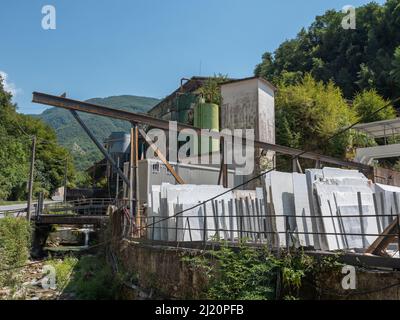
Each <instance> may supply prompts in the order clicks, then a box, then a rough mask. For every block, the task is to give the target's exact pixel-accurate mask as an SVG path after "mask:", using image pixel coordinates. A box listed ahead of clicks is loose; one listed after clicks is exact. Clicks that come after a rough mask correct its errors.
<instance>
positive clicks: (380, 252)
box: [365, 217, 399, 256]
mask: <svg viewBox="0 0 400 320" xmlns="http://www.w3.org/2000/svg"><path fill="white" fill-rule="evenodd" d="M398 223H399V218H398V217H396V219H394V220H393V221H392V222H391V223H390V225H388V226H387V227H386V229H385V230H384V231H383V232H382V234H381V235H380V236H379V237H378V238H377V239H376V240H375V241H374V242H373V243H372V244H371V245H370V246H369V247H368V249H367V250H366V251H365V253H369V254H374V255H377V256H386V255H387V254H386V252H385V250H386V248H387V247H388V245H389V244H391V243H393V242H394V241H395V240H396V238H397V236H395V235H394V234H396V233H397V232H398Z"/></svg>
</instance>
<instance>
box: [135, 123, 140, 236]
mask: <svg viewBox="0 0 400 320" xmlns="http://www.w3.org/2000/svg"><path fill="white" fill-rule="evenodd" d="M134 129H135V158H134V160H135V163H134V164H135V181H134V183H135V189H134V190H135V199H136V225H137V227H138V228H139V230H141V229H140V228H141V226H142V220H141V219H142V217H141V213H140V207H139V206H140V204H139V190H138V186H139V184H138V164H139V128H138V125H137V124H135V127H134ZM140 233H141V232H140V231H139V234H138V237H139V238H140Z"/></svg>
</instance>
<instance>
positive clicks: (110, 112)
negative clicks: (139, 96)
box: [32, 92, 372, 172]
mask: <svg viewBox="0 0 400 320" xmlns="http://www.w3.org/2000/svg"><path fill="white" fill-rule="evenodd" d="M32 102H34V103H39V104H44V105H49V106H53V107H59V108H64V109H68V110H74V111H80V112H86V113H91V114H96V115H99V116H106V117H111V118H115V119H120V120H125V121H130V122H135V123H138V124H146V125H149V126H151V127H155V128H159V129H163V130H169V121H168V120H162V119H157V118H154V117H151V116H149V115H145V114H138V113H133V112H128V111H123V110H117V109H112V108H108V107H104V106H100V105H96V104H93V103H88V102H83V101H78V100H73V99H69V98H65V97H59V96H54V95H49V94H45V93H40V92H33V99H32ZM182 129H192V130H194V131H196V132H197V133H198V134H200V135H204V133H203V134H202V132H201V129H200V128H196V127H193V126H190V125H186V124H182V123H178V124H177V130H178V131H180V130H182ZM207 136H208V137H210V136H211V137H212V138H214V139H219V138H220V137H221V136H223V135H221V134H220V133H218V132H213V131H210V132H208V133H207ZM242 139H243V141H244V142H246V139H245V138H242ZM254 147H255V148H260V149H264V150H272V151H275V152H277V153H281V154H285V155H290V156H292V157H300V158H304V159H311V160H315V161H320V162H324V163H330V164H334V165H339V166H344V167H351V168H357V169H359V170H363V171H367V172H369V171H370V170H371V169H372V167H371V166H368V165H365V164H362V163H356V162H352V161H347V160H341V159H337V158H334V157H330V156H325V155H321V154H317V153H314V152H304V151H302V150H299V149H295V148H290V147H286V146H281V145H277V144H272V143H266V142H262V141H257V140H254Z"/></svg>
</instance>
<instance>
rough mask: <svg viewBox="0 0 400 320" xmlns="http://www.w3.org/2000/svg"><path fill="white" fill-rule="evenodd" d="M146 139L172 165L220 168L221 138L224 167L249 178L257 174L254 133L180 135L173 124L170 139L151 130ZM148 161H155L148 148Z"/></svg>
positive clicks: (207, 131)
mask: <svg viewBox="0 0 400 320" xmlns="http://www.w3.org/2000/svg"><path fill="white" fill-rule="evenodd" d="M147 136H148V137H149V138H150V139H151V140H152V141H153V146H154V147H155V148H157V149H158V150H159V151H160V152H161V153H162V154H164V155H166V154H168V155H169V161H171V162H178V161H179V162H181V163H187V164H194V165H196V164H202V165H209V164H212V165H220V164H221V160H222V155H221V153H222V152H221V149H220V138H221V137H223V157H224V163H225V164H227V165H234V166H235V174H236V175H250V174H252V173H253V171H254V158H255V157H254V155H255V149H254V137H255V136H254V130H253V129H234V130H230V129H223V130H221V131H220V132H219V131H217V130H210V129H201V134H199V133H198V131H196V130H194V129H189V128H185V129H182V130H180V131H178V126H177V122H175V121H170V122H169V132H168V137H167V134H166V133H165V131H164V130H161V129H151V130H149V131H148V132H147ZM167 141H168V147H167ZM146 158H147V159H154V158H156V155H155V153H154V151H153V149H152V148H148V150H147V152H146Z"/></svg>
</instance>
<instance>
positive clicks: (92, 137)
mask: <svg viewBox="0 0 400 320" xmlns="http://www.w3.org/2000/svg"><path fill="white" fill-rule="evenodd" d="M70 112H71V114H72V115H73V117H74V118H75V119H76V121H77V122H78V123H79V125H80V126H81V127H82V129H83V130H84V131H85V132H86V134H87V135H88V136H89V138H90V139H91V140H92V141H93V142H94V144H95V145H96V146H97V148H98V149H99V150H100V152H101V153H102V154H103V155H104V157H105V158H106V159H107V160H108V161H109V162H110V163H111V166H112V167H113V168H114V169H115V170H116V171H117V172H118V174H119V175H120V177H121V178H122V180H124V182H125V183H126V184H127V185H128V186H129V179H128V177H127V176H125V174H124V173H123V172H122V170H121V169H120V168H119V167H118V166H117V164H116V163H115V161H114V159H113V158H112V157H111V156H110V155H109V154H108V152H107V150H106V149H105V148H104V147H103V145H102V144H101V143H100V142H99V141H98V140H97V138H96V137H95V136H94V135H93V133H92V132H91V131H90V129H89V128H88V127H87V126H86V124H85V123H84V122H83V120H82V119H81V117H80V116H79V115H78V113H77V112H76V111H75V110H70Z"/></svg>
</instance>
